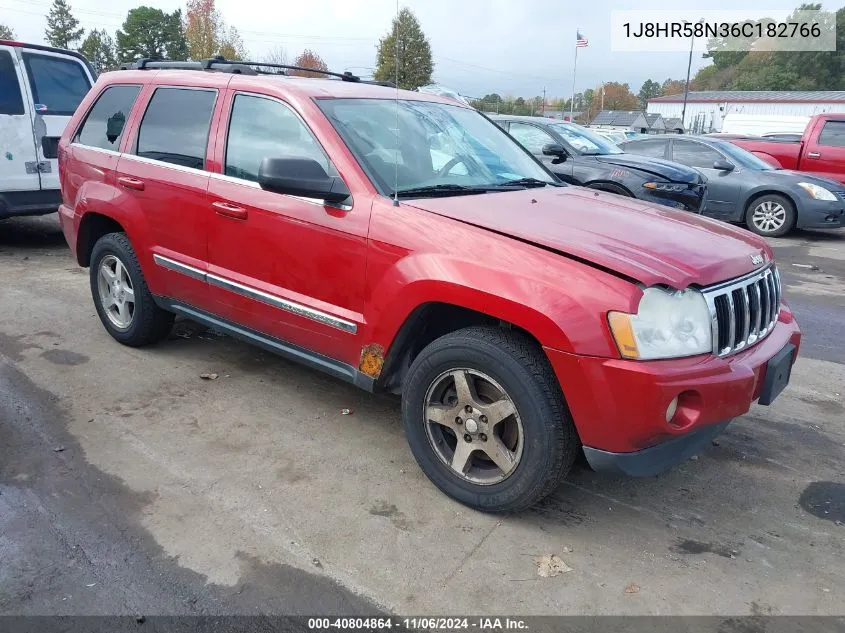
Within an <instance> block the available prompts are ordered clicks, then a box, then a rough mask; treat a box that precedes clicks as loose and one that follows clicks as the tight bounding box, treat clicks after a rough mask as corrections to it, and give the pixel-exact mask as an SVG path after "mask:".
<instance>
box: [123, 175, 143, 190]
mask: <svg viewBox="0 0 845 633" xmlns="http://www.w3.org/2000/svg"><path fill="white" fill-rule="evenodd" d="M117 182H118V184H120V185H122V186H124V187H126V188H127V189H134V190H135V191H143V190H144V181H143V180H138V179H137V178H130V177H129V176H120V177H119V178H118V179H117Z"/></svg>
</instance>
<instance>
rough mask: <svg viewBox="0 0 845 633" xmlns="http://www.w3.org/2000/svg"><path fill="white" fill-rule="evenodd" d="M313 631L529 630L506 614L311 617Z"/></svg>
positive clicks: (310, 623) (309, 621) (521, 620)
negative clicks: (505, 615) (409, 616)
mask: <svg viewBox="0 0 845 633" xmlns="http://www.w3.org/2000/svg"><path fill="white" fill-rule="evenodd" d="M308 628H309V629H311V630H317V631H319V630H349V631H355V630H357V631H379V630H391V629H394V628H396V629H399V630H407V631H443V632H448V631H504V630H511V631H527V630H528V628H529V627H528V624H527V623H526V622H525V620H523V619H520V618H507V617H505V618H502V617H490V618H485V617H473V618H465V617H452V618H442V617H413V618H400V617H393V618H391V617H380V618H367V617H363V618H309V619H308Z"/></svg>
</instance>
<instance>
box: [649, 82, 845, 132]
mask: <svg viewBox="0 0 845 633" xmlns="http://www.w3.org/2000/svg"><path fill="white" fill-rule="evenodd" d="M683 108H684V95H683V94H677V95H670V96H667V97H655V98H654V99H649V100H648V108H647V111H648V113H649V114H661V115H663V118H664V119H666V120H668V119H670V118H679V117H680V116H681V112H682V111H683ZM823 112H845V90H835V91H816V92H799V91H776V90H712V91H707V92H690V93H688V95H687V107H686V116H685V117H684V121H683V122H682V124H683V127H684V128H685V129H686V130H687V131H688V132H689V133H691V134H700V133H707V132H721V131H722V121H723V120H724V118H725V116H726V115H728V114H746V115H755V114H756V115H764V116H765V115H784V116H808V117H809V116H813V115H814V114H821V113H823ZM667 128H668V126H667ZM667 131H669V130H668V129H667Z"/></svg>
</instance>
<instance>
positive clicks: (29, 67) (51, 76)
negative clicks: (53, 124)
mask: <svg viewBox="0 0 845 633" xmlns="http://www.w3.org/2000/svg"><path fill="white" fill-rule="evenodd" d="M23 61H24V64H25V65H26V72H27V74H28V75H29V85H30V86H31V88H32V98H33V100H34V101H35V103H36V104H39V107H37V110H38V112H39V113H40V114H58V115H67V116H70V115H71V114H73V112H74V110H76V108H77V106H79V103H80V102H81V101H82V98H83V97H84V96H85V94H86V93H87V92H88V90H89V89H90V88H91V80H90V79H88V75H86V74H85V70H84V69H83V67H82V63H81V62H79V61H78V60H76V59H68V58H66V57H53V56H51V55H37V54H35V53H24V54H23Z"/></svg>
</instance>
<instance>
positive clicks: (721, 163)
mask: <svg viewBox="0 0 845 633" xmlns="http://www.w3.org/2000/svg"><path fill="white" fill-rule="evenodd" d="M713 169H718V170H719V171H733V170H734V169H736V165H734V164H733V163H730V162H728V161H726V160H717V161H716V162H715V163H713Z"/></svg>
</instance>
